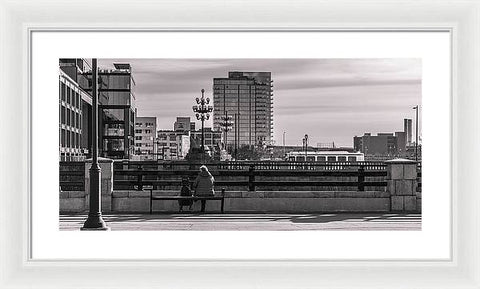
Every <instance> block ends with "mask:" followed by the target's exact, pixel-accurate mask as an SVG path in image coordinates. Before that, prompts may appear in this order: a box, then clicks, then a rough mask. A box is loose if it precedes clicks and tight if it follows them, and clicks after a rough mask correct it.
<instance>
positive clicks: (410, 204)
mask: <svg viewBox="0 0 480 289" xmlns="http://www.w3.org/2000/svg"><path fill="white" fill-rule="evenodd" d="M385 164H387V178H386V180H387V189H386V190H387V192H388V193H389V194H390V206H391V211H392V212H421V193H420V195H419V196H417V162H415V161H411V160H406V159H394V160H390V161H386V162H385ZM417 199H418V200H417ZM417 202H418V203H420V204H419V205H417Z"/></svg>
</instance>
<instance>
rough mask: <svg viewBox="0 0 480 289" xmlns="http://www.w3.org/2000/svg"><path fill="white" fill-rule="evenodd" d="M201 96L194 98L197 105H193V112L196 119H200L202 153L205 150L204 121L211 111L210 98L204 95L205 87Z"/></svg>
mask: <svg viewBox="0 0 480 289" xmlns="http://www.w3.org/2000/svg"><path fill="white" fill-rule="evenodd" d="M201 91H202V98H198V97H197V98H196V99H195V100H196V102H197V105H194V106H193V112H195V116H196V118H197V120H200V121H202V148H201V149H202V153H203V152H205V132H204V129H203V128H204V122H205V120H208V119H209V118H210V113H211V112H212V111H213V107H212V106H211V105H208V104H209V103H210V98H206V99H205V96H204V93H205V89H202V90H201Z"/></svg>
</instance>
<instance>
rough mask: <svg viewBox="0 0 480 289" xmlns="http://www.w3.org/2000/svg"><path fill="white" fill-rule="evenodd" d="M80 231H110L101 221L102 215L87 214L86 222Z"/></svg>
mask: <svg viewBox="0 0 480 289" xmlns="http://www.w3.org/2000/svg"><path fill="white" fill-rule="evenodd" d="M80 230H82V231H110V228H109V227H107V225H106V224H105V221H104V220H103V219H102V214H89V215H88V218H87V220H86V221H85V223H84V224H83V227H82V228H80Z"/></svg>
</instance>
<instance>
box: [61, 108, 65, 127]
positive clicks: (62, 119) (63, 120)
mask: <svg viewBox="0 0 480 289" xmlns="http://www.w3.org/2000/svg"><path fill="white" fill-rule="evenodd" d="M60 111H61V117H60V121H61V123H62V124H65V106H63V105H62V107H61V109H60Z"/></svg>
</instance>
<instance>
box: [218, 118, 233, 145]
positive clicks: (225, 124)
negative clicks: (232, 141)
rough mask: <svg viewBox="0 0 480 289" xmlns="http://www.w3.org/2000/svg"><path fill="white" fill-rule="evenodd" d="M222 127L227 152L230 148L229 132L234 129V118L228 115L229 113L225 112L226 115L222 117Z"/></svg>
mask: <svg viewBox="0 0 480 289" xmlns="http://www.w3.org/2000/svg"><path fill="white" fill-rule="evenodd" d="M220 126H221V128H222V130H223V131H224V132H225V140H224V141H225V150H227V146H228V138H227V134H228V131H229V130H231V129H232V126H233V123H232V117H231V116H229V115H228V112H227V111H226V110H225V115H224V116H222V122H221V123H220Z"/></svg>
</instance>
